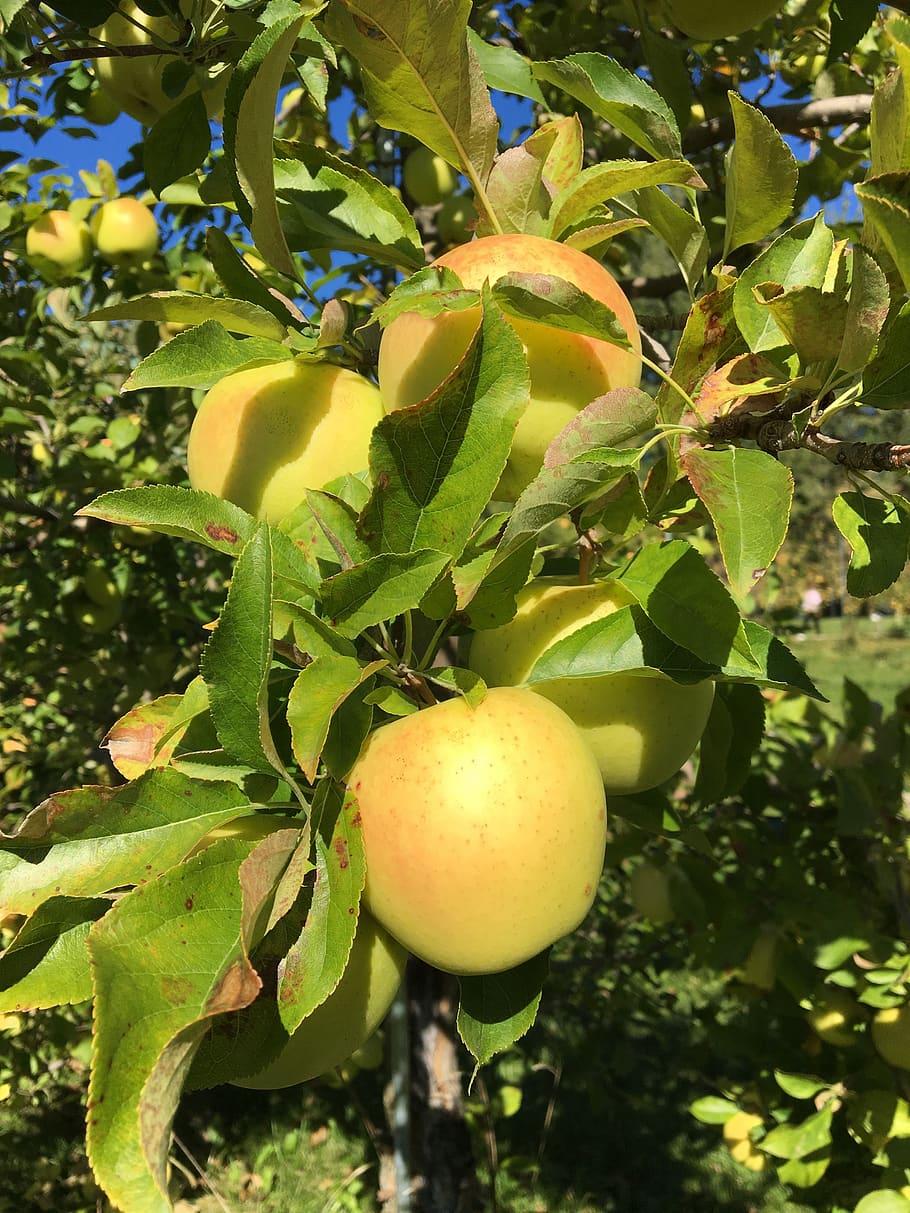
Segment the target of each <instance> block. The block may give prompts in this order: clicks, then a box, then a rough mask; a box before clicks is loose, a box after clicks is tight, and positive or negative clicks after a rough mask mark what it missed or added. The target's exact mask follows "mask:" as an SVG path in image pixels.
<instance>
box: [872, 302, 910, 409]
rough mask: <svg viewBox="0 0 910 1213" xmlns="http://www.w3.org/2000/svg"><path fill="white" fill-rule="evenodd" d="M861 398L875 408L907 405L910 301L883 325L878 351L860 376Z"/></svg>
mask: <svg viewBox="0 0 910 1213" xmlns="http://www.w3.org/2000/svg"><path fill="white" fill-rule="evenodd" d="M861 399H862V402H863V404H866V405H870V406H871V407H872V408H875V409H905V408H907V407H908V406H910V303H905V304H904V306H903V307H902V308H901V310H900V311H899V312H898V313H897V315H896V316H894V317H892V319H891V320H890V321H889V323H888V324H887V326H886V327H885V331H884V333H883V334H882V340H881V345H880V348H879V351H878V354H877V355H876V356H875V358H874V359H873V360H872V362H870V363H869V365H868V366H867V367H866V370H865V374H864V375H863V392H862V397H861Z"/></svg>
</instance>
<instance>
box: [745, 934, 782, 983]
mask: <svg viewBox="0 0 910 1213" xmlns="http://www.w3.org/2000/svg"><path fill="white" fill-rule="evenodd" d="M776 980H777V936H776V935H775V934H774V933H773V932H771V931H762V933H761V935H759V937H758V939H756V941H755V943H754V944H753V945H752V948H751V950H750V952H749V955H748V956H747V958H746V963H745V966H744V967H743V981H744V982H745V983H746V985H748V986H755V987H756V988H757V989H759V990H773V989H774V983H775V981H776Z"/></svg>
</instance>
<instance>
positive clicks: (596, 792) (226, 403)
mask: <svg viewBox="0 0 910 1213" xmlns="http://www.w3.org/2000/svg"><path fill="white" fill-rule="evenodd" d="M437 264H440V265H444V266H448V267H449V268H451V269H452V270H453V271H455V272H456V273H457V274H458V275H459V277H460V279H461V281H462V282H463V283H464V285H465V287H467V288H472V289H479V288H480V287H481V286H482V285H483V283H484V282H485V281H490V282H491V283H495V282H496V281H497V280H498V279H499V278H501V277H502V276H503V275H504V274H507V273H510V272H520V273H530V272H537V273H546V274H551V275H555V276H558V277H560V278H563V279H565V280H568V281H569V282H571V283H573V284H575V285H576V286H578V287H579V288H580V289H582V290H584V291H586V292H587V293H588V294H589V295H591V296H593V297H594V298H595V299H597V300H599V301H600V302H602V303H604V304H605V305H606V306H608V307H610V308H611V309H612V310H613V311H614V312H615V314H616V315H617V316H618V317H619V320H620V322H621V323H622V325H623V327H624V329H625V331H626V333H627V335H628V339H629V342H630V346H631V348H630V349H629V350H623V349H620V348H619V347H617V346H615V345H611V344H609V343H607V342H604V341H600V340H597V339H594V338H592V337H587V336H582V335H580V334H576V333H570V332H566V331H563V330H558V329H556V328H552V327H548V326H545V325H542V324H539V323H535V322H532V321H528V320H523V319H518V318H512V319H510V323H511V324H512V325H513V327H514V329H515V331H516V332H517V333H518V335H519V337H520V338H521V340H522V343H523V345H524V348H525V351H526V354H527V359H528V364H529V368H530V393H529V400H528V404H527V407H526V410H525V412H524V414H523V416H522V419H521V421H520V422H519V424H518V427H517V429H516V431H515V435H514V438H513V442H512V448H511V452H510V455H509V458H508V461H507V464H506V467H505V469H504V471H503V474H502V477H501V480H500V483H499V486H498V488H497V491H496V493H495V498H496V499H497V500H501V501H505V502H512V501H515V500H516V498H517V497H518V495H519V494H520V493H521V492H522V490H523V489H524V488H525V487H526V486H527V485H528V484H529V483H530V481H531V480H532V479H533V478H534V477H535V475H536V474H537V473H538V471H539V470H540V468H541V465H542V463H543V459H544V454H545V452H546V449H547V447H548V445H549V443H550V441H551V440H552V439H553V438H554V437H555V435H556V434H557V433H558V432H559V431H560V430H561V429H562V428H563V427H564V426H565V425H566V424H567V423H568V422H569V421H571V419H572V418H573V417H574V416H575V415H576V413H577V412H578V411H579V410H580V409H581V408H583V407H584V406H585V405H587V404H588V403H590V401H592V400H593V399H595V398H596V397H598V396H601V395H603V394H604V393H605V392H607V391H610V390H612V389H615V388H621V387H636V386H637V385H638V383H639V380H640V360H639V357H638V354H639V351H640V346H639V337H638V331H637V327H636V324H635V319H634V315H633V312H632V309H631V306H630V304H629V302H628V300H627V299H626V297H625V295H624V294H623V292H622V291H621V289H620V287H619V286H618V284H617V283H616V281H615V280H614V279H613V277H612V276H611V275H610V274H609V272H608V271H607V270H605V269H604V268H603V267H602V266H601V265H600V264H599V263H598V262H596V261H594V260H593V259H592V258H591V257H589V256H587V255H586V254H585V253H582V252H580V251H578V250H576V249H572V248H570V247H568V246H566V245H563V244H559V243H557V242H554V241H551V240H547V239H543V238H541V237H537V236H529V235H504V236H490V237H484V238H481V239H475V240H473V241H471V242H470V243H468V244H464V245H461V246H459V247H457V248H455V249H453V250H450V251H449V252H447V253H446V254H445V255H444V256H443V257H442V258H441V259H440V260H439V262H437ZM477 323H478V309H476V308H475V309H467V310H462V311H448V312H443V313H442V314H440V315H437V316H434V317H426V316H423V315H421V314H418V313H415V312H406V313H404V314H402V315H400V316H399V317H398V318H396V319H395V320H394V321H393V322H392V323H391V324H390V325H389V326H388V327H387V328H386V330H385V333H384V335H383V339H382V344H381V347H380V354H379V374H378V378H379V386H378V388H377V387H376V386H375V385H374V384H373V383H371V382H370V381H369V380H367V379H366V378H364V377H363V376H360V375H358V374H355V373H354V372H353V371H351V370H348V369H345V368H341V367H337V366H333V365H331V364H329V363H326V362H314V361H313V360H308V359H306V358H300V359H295V360H292V361H287V362H282V363H279V364H276V365H272V366H268V367H254V368H250V369H246V370H242V371H238V372H235V373H234V374H231V375H229V376H227V377H226V378H224V379H222V380H221V381H220V382H219V383H218V384H217V385H216V386H215V387H213V388H212V389H211V390H210V391H209V392H208V393H207V394H206V396H205V398H204V399H203V401H202V403H201V405H200V408H199V410H198V412H197V415H196V418H195V420H194V423H193V427H192V431H191V434H190V439H189V449H188V464H189V474H190V482H191V484H192V485H193V487H194V488H196V489H200V490H206V491H209V492H212V493H215V494H216V495H218V496H221V497H223V498H226V499H228V500H230V501H232V502H234V503H235V504H237V505H239V506H242V507H243V508H244V509H246V510H247V511H248V512H250V513H252V514H254V515H256V516H257V517H259V518H262V519H264V520H266V521H268V522H270V523H273V524H277V523H280V522H281V520H282V519H284V518H285V517H287V515H288V514H289V513H290V512H291V511H292V510H294V508H295V507H296V506H298V505H299V504H300V503H301V501H302V500H303V498H304V495H305V492H306V490H307V488H318V487H321V486H323V485H325V484H326V483H328V482H330V481H331V480H333V479H334V478H336V477H339V476H342V475H344V474H345V473H353V472H358V471H360V470H362V469H363V468H365V467H366V466H367V464H368V457H369V444H370V435H371V431H372V429H373V427H374V425H375V424H376V423H377V422H378V421H379V420H380V418H381V417H382V416H383V415H384V414H385V413H388V412H391V411H393V410H397V409H401V408H406V407H409V406H414V405H419V404H420V402H422V401H423V400H425V399H426V398H427V397H428V396H430V395H431V393H432V392H433V391H434V390H435V389H436V388H437V387H439V385H440V384H441V383H442V382H443V380H444V379H445V378H446V377H447V376H448V375H449V373H450V372H451V371H452V370H453V369H454V368H455V366H456V365H457V364H458V362H459V361H460V359H461V357H462V355H463V354H464V352H465V351H466V349H467V347H468V344H469V342H470V341H471V339H472V336H473V334H474V332H475V330H476V326H477ZM628 601H630V600H629V599H628V597H627V595H626V593H625V592H624V590H623V589H622V587H621V585H620V583H618V582H617V581H615V580H597V581H594V582H593V583H591V584H583V583H582V582H581V581H580V580H579V579H578V578H575V579H574V580H573V579H558V578H551V577H539V578H537V579H535V580H533V581H531V582H530V583H529V584H528V585H527V586H526V587H525V588H524V589H523V590H522V591H521V593H520V595H519V598H518V610H517V614H516V615H515V617H514V618H513V619H512V620H511V621H510V622H509V623H507V624H505V625H504V626H501V627H498V628H494V629H490V630H486V631H479V632H477V633H476V634H475V635H474V636H473V638H472V642H471V649H470V656H469V664H470V666H471V668H472V669H473V670H474V671H476V672H477V673H478V674H479V675H480V676H481V677H482V678H483V679H484V681H485V682H486V684H487V686H488V688H489V690H488V691H487V693H486V695H485V697H484V698H483V699H482V701H481V702H480V703H479V704H478V705H477V706H470V705H469V704H468V702H467V701H466V700H465V699H464V698H461V697H457V698H454V699H450V700H447V701H445V702H441V703H438V704H435V705H432V706H429V707H426V708H424V709H423V710H421V711H419V712H415V713H413V714H411V715H407V716H404V717H401V718H400V719H397V720H394V721H392V722H390V723H387V724H384V725H382V726H381V727H379V728H378V729H376V730H375V731H374V733H373V734H372V735H371V737H370V738H369V740H368V741H367V743H366V745H365V747H364V749H363V751H362V752H361V755H360V757H359V759H358V761H357V762H356V764H355V766H354V767H353V769H352V771H351V772H350V775H349V777H348V786H349V788H350V790H351V791H352V793H353V794H354V796H355V797H356V799H357V804H358V808H359V812H360V820H361V823H362V829H363V841H364V848H365V855H366V863H367V878H366V887H365V891H364V906H365V910H364V911H363V912H362V915H361V923H360V926H359V929H358V934H357V937H356V939H355V942H354V947H353V952H352V956H351V960H350V963H349V966H348V969H347V971H346V973H345V976H344V978H343V979H342V981H341V983H340V985H339V986H338V988H337V989H336V991H335V992H334V994H333V995H332V996H331V997H330V998H329V1000H328V1001H327V1002H326V1003H325V1004H324V1005H323V1007H322V1008H320V1010H319V1011H317V1012H316V1013H315V1014H314V1015H313V1016H311V1017H310V1018H308V1019H307V1020H305V1021H304V1023H303V1025H302V1026H301V1028H300V1029H298V1032H297V1033H296V1034H295V1035H294V1036H293V1037H292V1039H291V1042H290V1043H289V1045H288V1046H287V1048H286V1050H285V1052H284V1054H282V1056H281V1057H280V1058H279V1060H278V1061H277V1062H276V1063H274V1064H273V1065H272V1066H271V1067H269V1068H268V1069H267V1070H266V1071H264V1072H263V1073H261V1074H259V1075H257V1076H256V1077H255V1078H254V1079H251V1080H249V1082H250V1084H251V1085H262V1086H270V1087H271V1086H276V1085H285V1084H287V1083H292V1082H297V1081H301V1080H302V1079H303V1078H306V1077H309V1076H312V1075H313V1074H315V1073H319V1072H322V1071H323V1070H324V1069H326V1068H327V1066H328V1065H332V1064H335V1062H336V1061H341V1060H342V1059H343V1058H344V1056H346V1055H347V1054H349V1053H350V1052H352V1051H353V1049H354V1048H356V1047H357V1045H358V1044H359V1043H361V1040H362V1039H364V1038H365V1037H366V1036H367V1035H368V1034H369V1033H370V1032H371V1031H372V1030H373V1029H374V1028H375V1026H376V1023H378V1022H379V1020H380V1019H381V1018H382V1016H383V1015H384V1014H385V1012H386V1010H387V1009H388V1006H389V1005H390V1002H391V999H392V998H393V996H394V992H395V989H396V988H397V985H398V982H399V979H400V974H401V971H402V967H403V964H404V960H405V957H406V954H407V953H413V954H414V955H416V956H419V957H421V958H422V959H423V960H425V961H427V962H429V963H430V964H433V965H435V966H436V967H438V968H440V969H442V970H445V971H447V972H451V973H455V974H462V975H479V974H488V973H495V972H500V971H503V970H507V969H510V968H512V967H514V966H517V965H520V964H521V963H523V962H524V961H527V960H529V959H530V958H532V957H535V956H536V955H538V953H540V952H542V951H543V950H545V949H546V948H547V947H549V946H550V945H551V944H552V943H554V942H555V941H556V940H558V939H559V938H561V937H562V936H564V935H565V934H567V933H568V932H570V931H572V930H573V929H575V928H576V927H577V926H578V925H579V923H580V922H581V921H582V919H583V918H584V917H585V915H586V914H587V912H588V910H589V908H590V906H591V904H592V902H593V900H594V897H595V893H596V889H597V885H598V880H599V876H600V871H601V867H602V864H603V858H604V848H605V843H606V796H607V795H610V794H631V793H636V792H639V791H642V790H644V789H647V788H652V787H655V786H656V785H658V784H660V783H662V782H663V781H665V780H666V779H668V778H669V777H670V776H671V775H673V774H674V772H675V771H677V770H678V769H679V767H680V766H681V765H682V764H683V763H684V762H685V761H686V760H687V759H688V758H689V756H690V755H691V753H692V751H693V750H694V749H695V747H696V745H697V744H698V741H699V739H700V737H701V734H702V732H703V730H704V727H705V724H706V722H707V719H708V715H709V712H710V710H711V705H712V701H713V696H714V684H713V682H711V681H710V680H708V681H704V682H701V683H698V684H695V685H682V684H679V683H676V682H673V681H672V680H671V679H669V678H667V677H664V676H662V675H660V674H658V673H654V674H652V675H648V676H639V675H616V676H612V677H609V678H591V679H580V680H577V679H576V680H572V681H571V682H569V681H563V682H553V683H547V684H545V685H542V686H541V687H540V688H539V689H535V690H533V691H532V690H530V689H528V688H527V687H525V686H523V685H522V684H523V683H524V681H525V679H526V677H527V675H528V673H529V671H530V670H531V668H532V666H533V665H534V664H535V662H536V660H537V658H538V657H539V656H540V654H541V653H542V652H543V651H544V650H545V649H547V648H549V647H550V646H551V645H552V644H553V643H555V642H556V641H557V640H559V639H561V638H563V637H565V636H568V635H569V634H571V633H572V632H574V631H576V630H577V629H578V628H580V627H582V626H584V625H585V624H587V623H590V622H592V621H594V620H598V619H602V618H603V617H604V616H606V615H608V614H610V613H611V612H613V611H615V610H617V609H619V608H620V607H622V606H623V605H625V604H626V603H627V602H628ZM279 824H280V823H279ZM242 828H243V831H244V832H245V833H247V835H248V836H249V834H250V833H251V832H252V833H253V834H254V835H255V833H256V831H258V830H260V829H261V830H262V831H263V832H267V831H268V830H269V829H273V828H276V826H275V823H274V819H272V820H269V819H268V818H266V817H263V818H260V819H259V820H258V821H257V820H256V819H246V821H245V822H244V823H243V826H242ZM364 1005H366V1006H367V1007H368V1009H369V1010H368V1013H367V1015H366V1016H364V1015H363V1014H362V1009H363V1006H364ZM357 1008H359V1009H358V1010H356V1014H355V1013H354V1011H355V1009H357Z"/></svg>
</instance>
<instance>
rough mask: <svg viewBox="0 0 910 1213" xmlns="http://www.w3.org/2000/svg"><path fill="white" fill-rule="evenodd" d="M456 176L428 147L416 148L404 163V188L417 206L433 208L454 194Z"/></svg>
mask: <svg viewBox="0 0 910 1213" xmlns="http://www.w3.org/2000/svg"><path fill="white" fill-rule="evenodd" d="M457 185H458V174H457V173H456V171H455V169H453V168H452V166H451V164H448V163H447V162H446V161H445V160H443V158H442V156H437V155H436V154H435V153H434V152H431V151H430V149H429V148H428V147H417V148H415V149H414V151H413V152H411V154H410V155H409V156H408V158H407V160H405V162H404V188H405V189H406V190H407V192H408V194H409V195H410V196H411V198H412V199H413V201H414V202H416V203H417V205H418V206H435V205H436V203H437V202H442V200H443V198H448V196H449V194H452V193H454V192H455V189H456V187H457Z"/></svg>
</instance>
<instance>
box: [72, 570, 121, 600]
mask: <svg viewBox="0 0 910 1213" xmlns="http://www.w3.org/2000/svg"><path fill="white" fill-rule="evenodd" d="M82 588H83V589H84V590H85V592H86V594H87V595H88V597H89V598H90V599H91V600H92V602H94V603H97V604H98V606H102V607H103V606H107V605H108V603H111V602H120V601H121V599H122V597H123V595H122V594H121V593H120V590H119V589H118V587H117V583H116V581H115V580H114V579H113V577H112V576H111V575H110V573H109V572H108V571H107V569H106V568H105V567H104V565H103V564H101V563H100V562H99V561H95V562H94V563H92V564H90V565H89V566H88V568H87V569H86V570H85V574H84V576H83V578H82Z"/></svg>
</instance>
